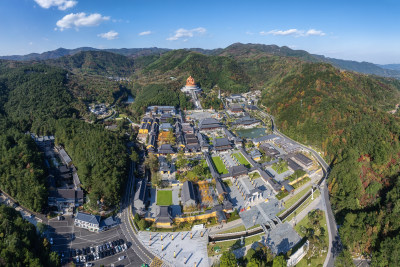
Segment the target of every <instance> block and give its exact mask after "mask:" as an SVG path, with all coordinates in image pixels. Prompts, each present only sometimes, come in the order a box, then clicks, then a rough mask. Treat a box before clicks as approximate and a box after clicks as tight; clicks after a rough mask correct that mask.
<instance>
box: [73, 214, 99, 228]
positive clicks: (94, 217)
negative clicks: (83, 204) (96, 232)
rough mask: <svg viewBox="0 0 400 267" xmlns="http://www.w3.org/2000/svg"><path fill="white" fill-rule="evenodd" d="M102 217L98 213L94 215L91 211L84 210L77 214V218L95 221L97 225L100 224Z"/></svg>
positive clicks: (90, 221)
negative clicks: (85, 211)
mask: <svg viewBox="0 0 400 267" xmlns="http://www.w3.org/2000/svg"><path fill="white" fill-rule="evenodd" d="M100 219H101V218H100V216H98V215H92V214H89V213H83V212H79V211H78V213H77V214H76V216H75V220H80V221H84V222H88V223H93V224H97V225H100Z"/></svg>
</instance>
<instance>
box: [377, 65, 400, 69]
mask: <svg viewBox="0 0 400 267" xmlns="http://www.w3.org/2000/svg"><path fill="white" fill-rule="evenodd" d="M378 66H379V67H381V68H384V69H388V70H398V71H400V64H386V65H378Z"/></svg>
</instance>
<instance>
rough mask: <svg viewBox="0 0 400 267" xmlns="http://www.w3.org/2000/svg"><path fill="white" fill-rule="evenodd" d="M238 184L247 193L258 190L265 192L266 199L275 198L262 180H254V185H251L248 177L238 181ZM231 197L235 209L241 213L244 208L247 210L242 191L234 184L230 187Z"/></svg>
mask: <svg viewBox="0 0 400 267" xmlns="http://www.w3.org/2000/svg"><path fill="white" fill-rule="evenodd" d="M238 184H239V185H240V186H241V188H243V190H245V193H247V194H248V193H249V192H250V191H251V190H253V189H255V188H258V189H260V190H261V191H263V196H264V198H268V199H269V200H271V198H274V197H273V196H274V194H273V193H272V191H271V189H269V187H267V186H266V185H265V183H264V182H263V180H262V179H261V178H257V179H255V180H254V185H253V184H251V181H250V179H249V178H248V177H243V178H239V179H238ZM229 191H230V193H229V195H230V198H231V202H232V205H233V207H234V208H236V209H237V210H238V211H240V210H241V209H242V208H245V199H244V198H243V196H242V193H241V191H240V190H239V189H238V188H237V186H236V185H235V184H234V183H233V184H232V186H230V187H229Z"/></svg>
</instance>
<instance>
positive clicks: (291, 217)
mask: <svg viewBox="0 0 400 267" xmlns="http://www.w3.org/2000/svg"><path fill="white" fill-rule="evenodd" d="M320 194H321V193H320V191H319V190H315V191H314V200H315V199H316V198H317V197H318V196H319V195H320ZM312 201H313V200H311V196H310V197H309V198H307V200H306V201H304V202H303V204H301V205H300V207H298V208H297V209H296V211H295V212H293V213H292V214H290V216H289V217H287V218H286V219H285V220H284V222H289V221H290V220H292V219H293V217H294V216H295V214H299V213H300V212H301V211H302V210H304V209H305V208H306V207H307V206H308V205H309V204H310V203H311V202H312Z"/></svg>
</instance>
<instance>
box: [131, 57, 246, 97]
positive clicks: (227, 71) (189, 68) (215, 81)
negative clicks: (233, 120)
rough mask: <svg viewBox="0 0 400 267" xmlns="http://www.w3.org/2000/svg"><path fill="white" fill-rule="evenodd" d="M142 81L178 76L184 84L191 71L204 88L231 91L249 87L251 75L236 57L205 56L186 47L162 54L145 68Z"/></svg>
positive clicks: (242, 90) (244, 89) (237, 91)
mask: <svg viewBox="0 0 400 267" xmlns="http://www.w3.org/2000/svg"><path fill="white" fill-rule="evenodd" d="M141 74H142V77H140V76H139V78H140V79H141V80H142V81H143V82H153V81H154V80H155V79H157V80H158V81H167V80H169V79H170V78H171V77H175V78H177V79H178V80H179V81H180V82H181V86H182V85H184V84H185V82H186V78H187V77H188V76H189V75H192V76H193V77H194V78H195V80H196V82H197V83H198V85H199V86H200V87H202V88H203V89H204V90H205V91H208V90H210V89H212V88H213V87H214V86H215V85H218V86H219V87H220V88H221V90H223V91H226V92H231V93H239V92H246V91H248V90H249V88H250V86H249V81H250V79H249V77H248V76H247V74H246V73H245V72H244V70H243V69H242V68H241V67H240V65H239V64H238V63H237V62H236V61H235V60H233V59H230V58H228V57H222V56H206V55H203V54H200V53H197V52H191V51H187V50H175V51H171V52H168V53H165V54H164V55H162V56H161V57H160V58H159V59H157V60H156V61H154V62H152V63H150V64H149V65H147V66H146V67H144V68H143V70H142V72H141Z"/></svg>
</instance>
